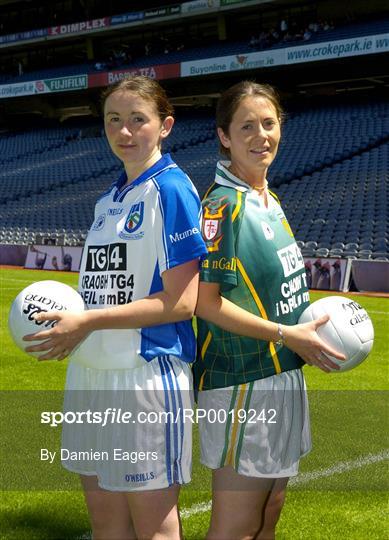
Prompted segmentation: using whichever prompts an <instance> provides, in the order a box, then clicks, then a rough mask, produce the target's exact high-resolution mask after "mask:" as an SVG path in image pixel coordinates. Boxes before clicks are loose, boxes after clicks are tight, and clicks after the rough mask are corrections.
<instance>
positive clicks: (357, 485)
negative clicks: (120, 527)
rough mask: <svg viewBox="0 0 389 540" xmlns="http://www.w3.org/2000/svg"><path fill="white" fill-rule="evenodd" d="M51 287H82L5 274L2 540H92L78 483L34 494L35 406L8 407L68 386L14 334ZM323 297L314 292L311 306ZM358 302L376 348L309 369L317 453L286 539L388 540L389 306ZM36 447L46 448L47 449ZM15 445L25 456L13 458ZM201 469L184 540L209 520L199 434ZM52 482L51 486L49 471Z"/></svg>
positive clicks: (185, 499) (189, 492)
mask: <svg viewBox="0 0 389 540" xmlns="http://www.w3.org/2000/svg"><path fill="white" fill-rule="evenodd" d="M43 279H56V280H59V281H62V282H64V283H67V284H69V285H72V286H76V282H77V276H76V275H75V274H65V273H60V272H38V271H28V270H9V269H2V270H1V278H0V299H1V300H0V309H1V312H0V314H1V328H0V346H1V353H0V358H1V361H0V385H1V390H2V392H1V395H2V402H1V403H0V428H1V430H0V432H1V433H0V441H1V442H0V456H1V475H0V478H1V480H2V481H1V484H2V490H3V491H2V501H1V516H0V538H1V539H4V540H10V539H18V540H20V539H22V540H24V539H26V540H27V539H28V540H34V539H37V540H38V539H39V540H44V539H47V540H48V539H69V540H71V539H72V540H74V539H76V538H82V537H84V538H89V530H90V527H89V521H88V516H87V513H86V509H85V505H84V501H83V495H82V493H81V492H80V491H79V489H77V486H78V484H77V479H76V478H75V477H74V475H70V474H67V473H66V472H64V476H63V478H64V479H65V480H64V483H63V484H61V485H59V486H57V489H55V490H54V489H51V490H45V489H40V490H38V489H37V488H36V487H34V485H33V479H34V467H35V465H34V463H33V462H31V463H26V462H25V459H26V456H24V455H23V453H21V454H20V445H19V446H18V441H21V440H23V441H26V442H24V443H23V444H31V445H32V446H33V445H34V444H35V442H36V439H37V437H39V434H38V433H35V432H34V431H33V430H32V428H31V426H32V425H34V424H31V423H30V422H31V410H30V409H31V407H29V405H28V403H27V404H26V405H25V408H21V409H20V410H17V411H13V410H10V408H7V405H10V404H11V405H12V396H13V395H16V394H17V392H16V391H21V392H22V391H26V390H28V391H37V394H36V395H37V396H39V392H38V391H39V390H45V391H47V390H50V391H51V390H52V391H55V390H62V388H63V385H64V378H65V371H66V362H55V361H53V362H37V361H35V360H34V359H32V358H30V357H28V356H27V355H25V354H23V353H21V352H19V351H18V350H17V349H16V348H15V346H14V345H13V344H12V342H11V339H10V337H9V335H8V330H7V316H8V310H9V307H10V304H11V302H12V300H13V298H14V297H15V296H16V294H17V293H18V292H19V291H20V290H22V289H23V288H24V287H25V286H27V285H28V284H30V283H32V282H34V281H40V280H43ZM321 296H322V294H319V293H313V294H312V300H315V299H317V298H319V297H321ZM353 298H355V299H356V300H357V301H358V302H360V303H361V304H362V305H363V306H364V307H365V308H366V309H367V310H368V312H369V313H370V316H371V318H372V319H373V323H374V328H375V343H374V348H373V351H372V353H371V354H370V356H369V359H368V360H367V361H366V362H364V363H363V364H362V365H361V366H359V367H358V368H357V369H355V370H353V371H350V372H347V373H342V374H329V375H327V374H325V373H322V372H320V371H319V370H317V369H315V368H309V367H306V368H305V375H306V379H307V384H308V388H309V391H310V408H311V419H312V436H313V450H312V452H311V453H310V454H309V455H308V456H307V457H306V458H304V459H303V460H302V462H301V467H300V475H299V476H298V477H297V479H295V480H294V481H293V483H292V485H290V487H289V490H288V495H287V501H286V504H285V507H284V510H283V513H282V517H281V519H280V522H279V524H278V528H277V538H278V539H287V540H295V539H323V540H324V539H326V540H328V539H334V540H338V539H360V540H365V539H366V538H369V539H377V540H382V539H384V538H388V537H389V524H388V518H387V515H388V512H387V509H388V508H387V506H388V504H387V503H388V495H387V488H388V481H387V478H388V468H387V458H388V455H389V452H388V440H387V431H388V408H387V405H385V398H386V395H387V393H386V391H387V386H388V343H387V341H388V337H389V332H388V329H389V325H388V313H389V308H388V299H383V298H375V297H365V296H357V295H355V296H354V297H353ZM9 391H12V392H9ZM30 393H31V392H30ZM30 393H29V395H30ZM18 395H19V394H18ZM4 396H5V397H4ZM195 431H196V430H195ZM46 433H47V430H46ZM4 435H7V436H4ZM38 442H39V443H41V445H42V446H44V443H45V441H38ZM14 444H15V445H16V446H17V447H18V448H19V453H18V452H16V450H15V451H14V452H13V445H14ZM37 461H38V458H37ZM193 463H194V465H193V482H192V484H191V485H190V486H188V487H185V488H184V489H182V492H181V497H180V507H181V512H182V516H183V526H184V536H185V539H187V540H201V539H203V538H204V537H205V533H206V530H207V527H208V522H209V516H210V511H209V499H210V490H209V485H210V475H209V472H208V471H207V470H206V469H205V468H204V467H202V466H201V465H199V449H198V444H197V438H196V433H195V448H194V456H193ZM37 466H38V465H37ZM46 467H47V468H48V467H49V466H48V465H46ZM19 470H20V471H29V472H30V473H31V476H29V474H28V473H26V472H23V473H21V474H20V475H18V473H17V471H19ZM42 470H43V469H42ZM10 471H11V472H10ZM38 473H39V475H40V474H41V472H39V471H38ZM38 473H37V474H38ZM45 474H47V478H48V482H49V480H50V474H51V473H50V469H47V472H46V473H45V472H43V475H45ZM10 475H12V478H10ZM31 478H32V480H31ZM53 478H54V477H53ZM61 478H62V477H61ZM38 484H39V482H38ZM231 540H232V539H231Z"/></svg>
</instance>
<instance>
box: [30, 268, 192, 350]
mask: <svg viewBox="0 0 389 540" xmlns="http://www.w3.org/2000/svg"><path fill="white" fill-rule="evenodd" d="M198 266H199V265H198V260H197V259H196V260H193V261H190V262H187V263H185V264H182V265H179V266H176V267H175V268H172V269H170V270H166V272H164V273H163V274H162V282H163V287H164V288H163V290H162V291H160V292H158V293H155V294H152V295H150V296H148V297H147V298H143V299H141V300H136V301H135V302H132V303H130V304H124V305H121V306H115V307H112V308H104V309H92V310H89V311H84V312H82V313H69V312H60V311H50V312H47V313H40V314H39V315H36V320H38V321H47V320H57V321H58V324H57V325H56V326H55V327H54V328H52V329H51V330H44V331H42V332H39V333H36V334H32V335H29V336H26V337H25V338H24V339H25V341H36V340H42V339H47V341H45V342H44V343H42V344H40V345H32V346H30V347H28V348H27V349H26V350H27V351H42V352H46V354H44V355H42V356H41V357H40V359H42V360H48V359H50V358H58V359H62V358H65V356H67V355H68V354H69V352H70V351H72V350H73V349H74V347H76V345H78V344H79V343H80V341H82V340H83V339H84V338H85V337H86V336H87V335H88V334H89V333H90V332H93V331H94V330H105V329H126V328H142V327H147V326H154V325H158V324H165V323H170V322H177V321H182V320H187V319H190V318H191V317H192V316H193V313H194V310H195V306H196V301H197V292H198V280H199V277H198V275H199V274H198ZM47 351H49V352H47Z"/></svg>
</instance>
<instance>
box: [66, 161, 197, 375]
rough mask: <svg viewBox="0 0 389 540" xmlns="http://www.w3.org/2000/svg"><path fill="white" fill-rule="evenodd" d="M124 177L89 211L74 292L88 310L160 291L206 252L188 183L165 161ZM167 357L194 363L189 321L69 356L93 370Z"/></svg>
mask: <svg viewBox="0 0 389 540" xmlns="http://www.w3.org/2000/svg"><path fill="white" fill-rule="evenodd" d="M126 181H127V178H126V175H125V173H124V174H122V175H121V177H120V178H119V180H118V181H117V182H115V183H114V184H113V185H112V186H111V187H110V189H109V190H108V191H107V192H105V193H104V194H103V195H102V196H101V197H100V199H99V200H98V202H97V204H96V209H95V220H94V222H93V224H92V227H91V229H90V231H89V234H88V237H87V240H86V243H85V247H84V252H83V256H82V260H81V266H80V268H81V269H80V277H79V287H78V290H79V292H80V294H81V295H82V297H83V298H84V301H85V304H86V305H87V307H88V308H89V309H99V308H105V307H112V306H117V305H120V304H127V303H129V302H133V301H135V300H139V299H141V298H145V297H147V296H149V295H150V294H153V293H156V292H159V291H162V290H163V283H162V278H161V275H162V273H163V272H164V271H166V270H168V269H170V268H174V267H175V266H177V265H180V264H183V263H185V262H188V261H190V260H193V259H196V258H202V257H203V256H204V255H206V253H207V250H206V247H205V244H204V242H203V240H202V235H201V228H200V224H199V221H200V218H201V204H200V201H199V197H198V194H197V191H196V189H195V187H194V186H193V184H192V182H191V181H190V180H189V178H188V176H187V175H186V174H185V173H184V172H183V171H182V170H181V169H179V168H178V166H177V165H176V164H175V163H174V162H173V161H172V159H171V158H170V156H169V155H168V154H166V155H164V156H162V158H161V159H160V160H159V161H158V162H157V163H155V164H154V165H153V166H152V167H150V168H149V169H148V170H147V171H145V172H144V173H143V174H141V176H139V177H138V178H137V179H136V180H134V181H133V182H132V183H131V184H129V185H127V186H126V185H125V184H126ZM166 355H173V356H176V357H178V358H180V359H181V360H182V361H184V362H193V361H194V359H195V339H194V335H193V330H192V324H191V321H183V322H179V323H169V324H162V325H159V326H152V327H148V328H138V329H129V330H97V331H95V332H92V333H91V334H90V335H89V336H88V337H87V338H86V339H85V340H84V341H83V342H82V343H81V345H80V346H79V347H78V348H77V349H76V350H75V351H74V352H73V354H72V355H71V360H72V361H73V362H78V363H80V364H83V365H85V366H87V367H93V368H96V369H120V368H126V369H128V368H135V367H140V366H142V365H144V362H145V360H146V361H148V362H149V361H151V360H153V359H154V358H156V357H162V356H166Z"/></svg>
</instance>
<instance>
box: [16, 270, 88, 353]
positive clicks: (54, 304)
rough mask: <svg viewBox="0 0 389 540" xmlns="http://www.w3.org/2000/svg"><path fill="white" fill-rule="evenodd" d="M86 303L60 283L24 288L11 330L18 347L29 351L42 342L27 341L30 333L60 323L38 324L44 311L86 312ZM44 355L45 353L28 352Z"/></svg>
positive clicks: (46, 283)
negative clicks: (38, 315)
mask: <svg viewBox="0 0 389 540" xmlns="http://www.w3.org/2000/svg"><path fill="white" fill-rule="evenodd" d="M84 309H85V305H84V301H83V299H82V298H81V296H80V295H79V294H78V292H77V291H75V290H74V289H72V287H70V286H69V285H65V284H64V283H60V282H59V281H37V282H36V283H32V284H31V285H29V286H28V287H26V288H25V289H23V290H22V291H21V292H20V293H19V294H18V295H17V297H16V298H15V300H14V301H13V302H12V306H11V309H10V312H9V316H8V328H9V331H10V334H11V336H12V339H13V340H14V342H15V345H16V346H17V347H19V349H21V350H22V351H24V352H25V348H26V347H28V346H29V345H32V344H34V345H37V344H38V343H40V342H39V341H34V342H31V341H30V342H27V341H23V339H22V338H23V336H25V335H26V334H35V333H36V332H40V331H41V330H46V329H48V328H52V327H53V326H54V325H55V324H56V321H41V322H39V321H35V320H34V315H35V314H36V313H40V312H42V311H62V310H68V311H78V312H79V311H83V310H84ZM27 354H29V355H31V356H35V357H37V356H40V355H42V354H43V353H42V352H35V353H27Z"/></svg>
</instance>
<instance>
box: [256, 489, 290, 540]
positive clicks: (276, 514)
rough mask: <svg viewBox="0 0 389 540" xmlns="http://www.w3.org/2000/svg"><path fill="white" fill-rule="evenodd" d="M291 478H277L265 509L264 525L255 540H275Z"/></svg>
mask: <svg viewBox="0 0 389 540" xmlns="http://www.w3.org/2000/svg"><path fill="white" fill-rule="evenodd" d="M288 480H289V478H277V480H275V482H274V486H273V489H272V491H271V492H270V494H269V497H268V499H267V501H266V504H265V508H264V516H263V524H262V527H261V530H260V531H259V533H258V534H257V536H256V537H255V540H274V539H275V534H276V525H277V522H278V520H279V518H280V515H281V510H282V508H283V506H284V502H285V497H286V485H287V483H288Z"/></svg>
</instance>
